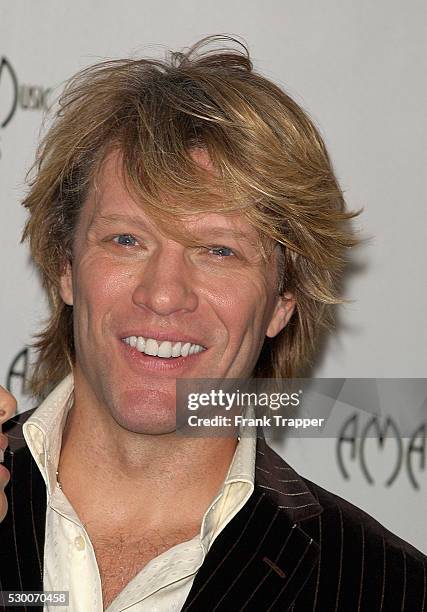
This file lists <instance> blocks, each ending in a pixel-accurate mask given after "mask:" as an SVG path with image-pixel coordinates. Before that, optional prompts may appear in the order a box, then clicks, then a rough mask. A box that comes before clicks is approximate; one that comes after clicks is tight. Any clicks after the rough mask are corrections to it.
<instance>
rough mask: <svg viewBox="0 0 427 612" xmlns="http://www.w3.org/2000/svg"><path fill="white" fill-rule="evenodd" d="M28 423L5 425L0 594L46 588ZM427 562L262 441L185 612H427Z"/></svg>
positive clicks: (38, 482)
mask: <svg viewBox="0 0 427 612" xmlns="http://www.w3.org/2000/svg"><path fill="white" fill-rule="evenodd" d="M28 416H29V413H25V415H19V416H18V417H17V418H16V419H15V426H14V428H13V429H12V430H10V425H11V423H9V427H7V426H6V427H5V431H6V430H8V429H9V431H8V434H9V438H10V441H11V447H12V451H13V454H10V453H9V454H7V455H6V465H7V467H8V468H9V469H10V470H11V472H12V475H11V482H10V484H9V485H8V487H7V489H6V492H7V494H8V497H9V509H10V510H9V513H8V516H7V518H6V519H5V521H4V522H3V523H2V524H1V525H0V542H1V548H0V561H1V565H0V567H1V570H0V580H1V588H2V589H3V590H13V589H17V590H19V589H20V588H21V587H20V585H21V583H22V584H23V586H24V588H25V589H26V590H30V589H34V590H41V589H42V557H43V555H42V551H43V543H44V520H45V512H46V495H45V483H44V481H43V479H42V478H41V476H40V472H39V470H38V469H37V467H36V466H35V464H34V462H33V459H32V457H31V454H30V452H29V451H28V449H27V448H26V446H25V441H24V440H23V438H22V434H21V426H22V422H23V421H24V420H25V419H26V418H27V417H28ZM25 482H27V483H28V487H25V486H23V485H22V484H21V483H25ZM18 483H20V485H21V486H18ZM426 562H427V558H426V557H425V556H424V555H423V554H422V553H420V552H419V551H417V550H416V549H415V548H413V547H412V546H411V545H410V544H407V543H406V542H404V541H403V540H401V539H400V538H398V537H397V536H395V535H393V534H392V533H390V532H389V531H387V530H386V529H385V528H384V527H382V526H381V525H380V524H379V523H378V522H377V521H375V520H374V519H373V518H372V517H370V516H369V515H367V514H366V513H364V512H363V511H362V510H360V509H358V508H356V507H355V506H353V505H352V504H350V503H348V502H346V501H345V500H343V499H341V498H339V497H337V496H335V495H333V494H331V493H329V492H328V491H325V490H324V489H322V488H321V487H318V486H317V485H315V484H313V483H311V482H310V481H308V480H306V479H303V478H301V477H300V476H298V474H296V472H295V471H294V470H292V468H291V467H290V466H288V465H287V464H286V463H285V462H284V461H283V460H282V459H281V458H280V457H279V456H278V455H276V454H275V453H274V452H273V451H272V450H271V449H270V448H269V447H268V446H267V444H266V443H265V441H264V440H263V439H262V438H259V439H258V444H257V464H256V486H255V491H254V493H253V495H252V496H251V498H250V499H249V501H248V502H247V503H246V504H245V506H244V507H243V508H242V510H241V511H240V512H239V513H238V514H237V515H236V516H235V517H234V519H233V520H232V521H231V522H230V523H229V524H228V525H227V526H226V527H225V529H224V531H223V532H222V533H221V534H220V535H219V536H218V538H217V540H216V541H215V543H214V544H213V546H212V548H211V550H210V551H209V553H208V555H207V557H206V560H205V562H204V564H203V565H202V567H201V568H200V570H199V571H198V573H197V575H196V578H195V580H194V583H193V587H192V589H191V591H190V593H189V596H188V598H187V600H186V602H185V604H184V607H183V610H184V611H185V612H211V611H212V612H213V611H218V612H235V611H236V612H237V611H246V612H267V611H270V612H279V611H280V612H284V611H290V612H316V611H317V612H333V611H336V612H356V611H360V612H371V611H372V612H381V611H383V612H394V611H396V612H398V611H399V612H423V611H424V610H425V612H427V592H426V576H427V570H426ZM3 609H5V608H3ZM17 609H18V608H12V610H17ZM23 609H24V608H22V610H23ZM28 610H35V608H28ZM88 612H90V611H88Z"/></svg>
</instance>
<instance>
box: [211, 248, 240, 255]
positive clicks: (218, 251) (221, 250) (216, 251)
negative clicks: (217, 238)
mask: <svg viewBox="0 0 427 612" xmlns="http://www.w3.org/2000/svg"><path fill="white" fill-rule="evenodd" d="M209 251H210V252H211V253H213V254H214V255H218V256H219V257H230V256H232V255H234V252H233V250H232V249H230V248H229V247H226V246H217V247H211V248H210V249H209Z"/></svg>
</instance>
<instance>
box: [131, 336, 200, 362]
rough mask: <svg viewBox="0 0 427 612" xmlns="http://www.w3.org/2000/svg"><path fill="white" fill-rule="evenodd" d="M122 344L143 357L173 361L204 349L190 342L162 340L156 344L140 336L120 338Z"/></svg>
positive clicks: (154, 341)
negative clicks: (142, 354)
mask: <svg viewBox="0 0 427 612" xmlns="http://www.w3.org/2000/svg"><path fill="white" fill-rule="evenodd" d="M122 342H124V343H125V344H128V345H129V346H131V347H132V348H134V349H136V350H137V351H139V352H140V353H144V355H149V356H151V357H160V358H162V359H173V358H177V357H189V356H190V355H194V354H196V353H201V352H202V351H205V350H206V348H205V347H204V346H202V345H201V344H192V343H191V342H183V341H178V342H172V341H171V340H163V341H162V342H158V341H157V340H155V339H154V338H143V337H142V336H127V337H126V338H122Z"/></svg>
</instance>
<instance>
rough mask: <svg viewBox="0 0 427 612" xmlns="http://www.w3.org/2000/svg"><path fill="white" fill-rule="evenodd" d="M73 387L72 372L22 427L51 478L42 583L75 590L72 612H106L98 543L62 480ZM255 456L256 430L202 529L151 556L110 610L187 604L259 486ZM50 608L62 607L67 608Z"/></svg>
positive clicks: (148, 611)
mask: <svg viewBox="0 0 427 612" xmlns="http://www.w3.org/2000/svg"><path fill="white" fill-rule="evenodd" d="M73 389H74V382H73V377H72V375H71V374H70V375H69V376H67V377H66V378H65V379H64V380H63V381H62V382H61V383H60V384H59V385H58V386H57V387H56V388H55V389H54V390H53V391H52V393H51V394H50V395H49V396H48V397H47V398H46V400H45V401H44V402H43V403H42V404H41V405H40V406H39V407H38V408H37V409H36V410H35V411H34V413H33V414H32V415H31V417H30V418H29V419H28V420H27V421H26V422H25V424H24V426H23V433H24V437H25V440H26V442H27V444H28V447H29V449H30V451H31V454H32V456H33V458H34V460H35V462H36V463H37V466H38V467H39V469H40V472H41V474H42V476H43V479H44V481H45V482H46V490H47V507H46V536H45V547H44V584H43V588H44V589H45V590H46V591H47V590H49V591H69V608H67V609H68V610H69V611H70V612H88V611H89V610H90V612H101V611H102V610H104V606H103V601H102V588H101V577H100V573H99V568H98V564H97V561H96V557H95V552H94V549H93V546H92V543H91V541H90V538H89V536H88V534H87V532H86V530H85V528H84V526H83V525H82V523H81V521H80V519H79V517H78V516H77V514H76V512H75V511H74V509H73V507H72V506H71V504H70V502H69V501H68V499H67V497H66V496H65V495H64V493H63V492H62V490H61V489H60V488H59V486H58V483H57V478H56V470H57V467H58V463H59V456H60V451H61V442H62V432H63V429H64V425H65V422H66V418H67V414H68V411H69V410H70V408H71V407H72V404H73ZM255 454H256V438H255V436H246V435H243V436H242V437H241V438H240V441H239V443H238V444H237V447H236V451H235V454H234V457H233V460H232V462H231V464H230V468H229V470H228V474H227V476H226V478H225V480H224V483H223V486H222V487H221V490H220V492H219V494H218V495H217V497H216V498H215V499H214V500H213V501H212V503H211V505H210V506H209V508H208V509H207V511H206V513H205V515H204V517H203V520H202V524H201V528H200V533H199V534H198V535H197V536H195V537H194V538H193V539H192V540H189V541H187V542H182V543H180V544H177V545H176V546H173V547H172V548H170V549H169V550H166V551H165V552H163V553H162V554H160V555H159V556H158V557H156V558H154V559H152V560H151V561H149V562H148V563H147V564H146V565H145V567H144V568H143V569H142V570H141V571H140V572H139V573H138V574H137V575H136V576H135V577H134V578H132V580H131V581H130V582H129V583H128V584H127V585H126V586H125V587H124V589H123V590H122V591H121V592H120V593H119V594H118V595H117V597H116V598H115V599H114V600H113V601H112V602H111V604H110V605H109V606H108V608H107V612H121V611H122V610H129V611H131V612H174V611H178V610H181V608H182V606H183V604H184V602H185V600H186V598H187V596H188V593H189V592H190V589H191V586H192V584H193V580H194V577H195V574H196V572H197V570H198V569H199V568H200V566H201V565H202V563H203V561H204V559H205V556H206V554H207V552H208V550H209V549H210V547H211V546H212V544H213V542H214V540H215V538H216V537H217V536H218V534H219V533H220V532H221V531H222V530H223V529H224V527H225V526H226V525H227V524H228V523H229V522H230V521H231V519H232V518H233V517H234V516H235V515H236V514H237V512H238V511H239V510H240V509H241V508H242V507H243V505H244V504H245V503H246V502H247V500H248V499H249V497H250V496H251V494H252V492H253V490H254V473H255ZM88 467H89V466H88ZM45 609H47V610H49V609H51V610H52V612H59V611H60V610H61V609H63V608H61V607H58V606H55V607H52V608H49V607H45Z"/></svg>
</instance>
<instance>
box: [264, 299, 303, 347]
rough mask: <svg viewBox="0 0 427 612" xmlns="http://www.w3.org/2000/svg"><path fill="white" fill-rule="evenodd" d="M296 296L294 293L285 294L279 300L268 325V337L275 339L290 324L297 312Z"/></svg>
mask: <svg viewBox="0 0 427 612" xmlns="http://www.w3.org/2000/svg"><path fill="white" fill-rule="evenodd" d="M295 304H296V300H295V296H294V294H293V293H289V292H288V293H284V294H283V295H281V296H279V297H278V298H277V302H276V306H275V308H274V312H273V314H272V315H271V319H270V323H269V324H268V327H267V331H266V332H265V334H266V336H268V337H269V338H274V337H275V336H277V334H278V333H279V332H281V331H282V329H283V328H284V327H286V325H287V324H288V322H289V320H290V318H291V317H292V315H293V313H294V310H295Z"/></svg>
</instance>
